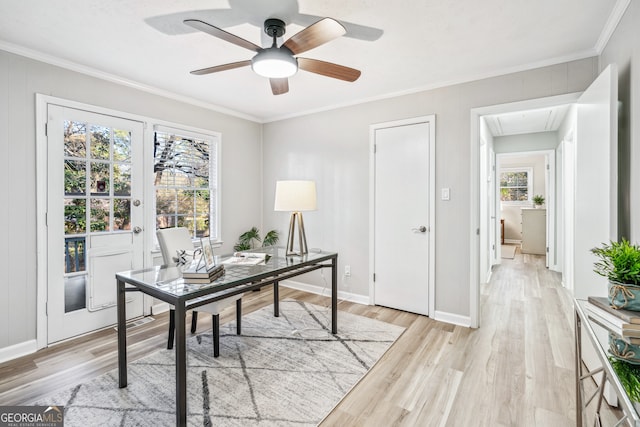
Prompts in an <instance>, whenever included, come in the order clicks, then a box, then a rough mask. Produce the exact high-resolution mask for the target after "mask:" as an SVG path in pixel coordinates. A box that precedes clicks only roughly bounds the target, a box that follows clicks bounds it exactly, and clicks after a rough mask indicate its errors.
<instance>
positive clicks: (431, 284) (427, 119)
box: [368, 114, 436, 316]
mask: <svg viewBox="0 0 640 427" xmlns="http://www.w3.org/2000/svg"><path fill="white" fill-rule="evenodd" d="M418 123H429V187H428V188H429V221H428V223H427V227H428V230H429V260H428V268H429V274H428V298H429V301H428V316H433V315H434V313H435V254H434V251H435V235H436V227H435V212H436V209H435V199H436V197H435V192H436V173H435V169H436V167H435V165H436V160H435V152H436V150H435V147H436V116H435V114H430V115H427V116H419V117H413V118H409V119H403V120H394V121H390V122H383V123H375V124H371V125H369V275H368V276H369V304H370V305H373V304H374V302H375V283H374V280H373V276H374V272H375V194H376V193H375V190H376V188H375V136H376V130H378V129H385V128H390V127H398V126H407V125H414V124H418Z"/></svg>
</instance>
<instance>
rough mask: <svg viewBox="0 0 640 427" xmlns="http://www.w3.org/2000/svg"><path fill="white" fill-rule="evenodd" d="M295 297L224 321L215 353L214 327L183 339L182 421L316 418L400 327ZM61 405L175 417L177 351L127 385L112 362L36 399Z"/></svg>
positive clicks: (124, 417) (85, 416) (105, 415)
mask: <svg viewBox="0 0 640 427" xmlns="http://www.w3.org/2000/svg"><path fill="white" fill-rule="evenodd" d="M330 324H331V309H330V307H320V306H316V305H313V304H307V303H303V302H299V301H294V300H284V301H281V302H280V317H274V316H273V307H272V306H267V307H264V308H262V309H260V310H258V311H255V312H253V313H250V314H248V315H246V316H243V317H242V335H240V336H238V335H236V333H235V321H234V322H231V323H227V324H225V325H221V327H220V357H218V358H214V357H213V343H212V337H211V330H207V331H199V332H198V333H197V335H193V336H191V337H189V338H188V339H187V424H188V425H190V426H307V425H308V426H315V425H317V424H318V423H319V422H320V421H322V419H323V418H324V417H325V416H326V415H327V414H328V413H329V412H330V411H331V410H332V409H333V408H334V407H335V405H336V404H338V402H339V401H340V400H341V399H342V398H343V397H344V396H345V395H346V394H347V392H348V391H349V390H350V389H351V388H352V387H353V386H354V385H356V383H357V382H358V381H359V380H360V379H361V378H362V377H363V376H364V374H365V373H366V372H367V371H368V370H369V369H370V368H371V367H372V366H373V365H374V364H375V363H376V361H378V360H379V359H380V357H381V356H382V355H383V354H384V353H385V352H386V351H387V349H388V348H389V347H390V346H391V344H393V342H394V341H395V340H396V339H397V338H398V337H399V336H400V335H401V334H402V332H403V331H404V328H402V327H400V326H396V325H392V324H389V323H385V322H381V321H378V320H375V319H369V318H367V317H363V316H357V315H354V314H350V313H345V312H339V313H338V334H337V335H335V336H334V335H332V334H331V333H330ZM31 404H36V405H58V406H60V405H63V406H64V408H65V414H64V421H65V423H64V424H65V427H72V426H93V425H100V426H173V425H175V353H174V351H173V350H166V349H165V350H158V351H156V352H154V353H152V354H151V355H149V356H146V357H144V358H142V359H139V360H137V361H135V362H130V363H129V365H128V386H127V387H126V388H124V389H120V388H118V371H117V370H113V371H110V372H107V373H106V374H103V375H101V376H99V377H97V378H94V379H92V380H90V381H88V382H85V383H82V384H77V385H76V386H74V387H71V388H69V389H66V390H63V391H59V392H56V393H53V394H52V395H50V396H48V397H46V398H40V399H38V401H37V402H33V403H31Z"/></svg>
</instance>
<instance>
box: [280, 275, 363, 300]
mask: <svg viewBox="0 0 640 427" xmlns="http://www.w3.org/2000/svg"><path fill="white" fill-rule="evenodd" d="M280 285H282V286H284V287H287V288H291V289H296V290H299V291H305V292H309V293H312V294H316V295H323V296H327V297H328V296H331V287H330V286H327V287H322V286H316V285H309V284H308V283H302V282H296V281H295V280H284V281H282V282H280ZM338 299H339V300H344V301H350V302H355V303H358V304H364V305H369V296H367V295H359V294H352V293H350V292H344V291H340V290H339V291H338Z"/></svg>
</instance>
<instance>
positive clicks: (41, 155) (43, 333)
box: [36, 93, 152, 349]
mask: <svg viewBox="0 0 640 427" xmlns="http://www.w3.org/2000/svg"><path fill="white" fill-rule="evenodd" d="M49 104H54V105H59V106H62V107H68V108H73V109H76V110H84V111H88V112H91V113H95V114H102V115H107V116H114V117H119V118H123V119H126V120H132V121H136V122H141V123H142V125H143V134H142V141H143V150H142V156H143V159H146V157H147V156H146V149H145V147H147V146H148V144H147V139H148V137H149V136H148V133H149V132H148V131H147V123H148V120H147V119H146V118H144V117H141V116H139V115H135V114H129V113H124V112H121V111H115V110H111V109H108V108H103V107H98V106H95V105H90V104H85V103H82V102H77V101H71V100H67V99H63V98H58V97H54V96H49V95H43V94H39V93H37V94H36V170H37V173H36V260H37V262H36V264H37V265H36V293H37V297H36V301H37V302H36V345H37V348H38V349H41V348H45V347H47V346H48V345H49V344H48V332H47V325H48V313H47V299H48V295H47V294H48V277H47V271H48V268H49V266H48V257H47V254H48V247H49V241H48V236H47V198H48V194H47V180H48V167H47V164H48V139H47V138H48V137H47V128H46V125H47V121H48V116H47V115H48V105H49ZM145 167H146V163H145V160H143V168H145ZM142 185H143V194H147V193H145V191H147V186H148V183H147V179H143V183H142ZM151 207H152V206H150V204H149V203H143V209H144V210H143V218H145V225H146V218H148V209H150V208H151ZM145 228H147V227H145ZM150 234H151V233H145V238H144V239H143V245H142V250H143V254H144V255H143V267H147V266H149V265H150V261H151V251H150V248H151V246H150V239H149V235H150ZM114 286H115V279H114ZM150 303H151V299H150V298H146V297H145V298H143V313H144V314H148V312H149V307H150ZM61 342H64V341H61ZM54 345H55V344H54Z"/></svg>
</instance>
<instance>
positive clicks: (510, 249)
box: [500, 245, 516, 259]
mask: <svg viewBox="0 0 640 427" xmlns="http://www.w3.org/2000/svg"><path fill="white" fill-rule="evenodd" d="M500 252H501V254H502V255H501V256H502V258H505V259H513V258H515V256H516V245H502V247H501V248H500Z"/></svg>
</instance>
